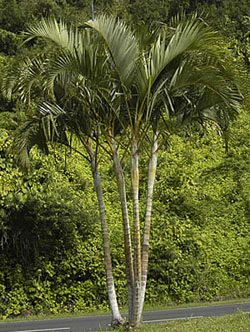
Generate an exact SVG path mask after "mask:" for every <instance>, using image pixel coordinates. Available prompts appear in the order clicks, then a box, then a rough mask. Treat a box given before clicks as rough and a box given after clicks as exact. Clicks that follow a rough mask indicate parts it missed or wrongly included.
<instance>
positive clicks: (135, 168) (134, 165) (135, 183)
mask: <svg viewBox="0 0 250 332" xmlns="http://www.w3.org/2000/svg"><path fill="white" fill-rule="evenodd" d="M131 180H132V193H133V218H134V270H135V288H134V305H133V310H134V315H133V319H132V321H131V325H133V326H139V325H140V324H141V315H140V311H139V309H140V307H139V300H140V293H141V235H140V215H139V151H138V145H137V141H136V138H135V137H134V138H133V142H132V157H131Z"/></svg>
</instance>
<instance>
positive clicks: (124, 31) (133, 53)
mask: <svg viewBox="0 0 250 332" xmlns="http://www.w3.org/2000/svg"><path fill="white" fill-rule="evenodd" d="M87 24H88V25H89V26H90V27H92V28H94V29H95V30H96V31H98V33H99V34H100V35H101V36H102V38H103V39H104V40H105V43H106V46H107V49H108V52H109V54H110V57H111V59H112V61H113V63H114V66H115V70H116V72H117V74H118V75H119V78H120V80H121V82H122V84H124V86H127V87H130V85H131V83H132V82H133V79H134V75H135V65H136V62H137V60H138V56H139V45H138V42H137V40H136V38H135V36H134V34H133V33H132V31H131V30H130V29H129V28H128V27H127V26H126V24H125V23H123V22H121V21H120V20H118V19H116V18H114V17H107V16H105V15H102V16H99V17H97V18H95V20H94V21H88V22H87Z"/></svg>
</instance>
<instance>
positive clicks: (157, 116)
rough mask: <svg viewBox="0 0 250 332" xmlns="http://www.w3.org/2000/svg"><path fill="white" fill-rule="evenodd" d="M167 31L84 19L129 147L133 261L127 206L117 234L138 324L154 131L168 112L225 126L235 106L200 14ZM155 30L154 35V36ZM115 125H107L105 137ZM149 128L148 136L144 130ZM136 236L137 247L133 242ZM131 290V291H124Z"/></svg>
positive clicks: (234, 92)
mask: <svg viewBox="0 0 250 332" xmlns="http://www.w3.org/2000/svg"><path fill="white" fill-rule="evenodd" d="M174 23H175V26H176V27H175V29H174V32H173V33H172V34H171V33H169V30H167V29H166V28H164V29H163V30H162V31H160V32H159V33H158V34H156V35H155V34H154V35H153V36H151V38H149V40H150V41H151V43H150V44H149V45H147V44H146V45H143V44H141V43H140V39H139V38H137V36H136V34H135V33H134V32H132V31H131V30H130V29H129V28H128V27H127V26H126V25H125V24H124V23H123V22H121V21H119V20H117V19H115V18H107V17H105V16H100V17H98V18H96V19H95V20H94V21H89V22H88V25H89V26H90V27H92V28H94V29H95V30H96V31H97V32H98V33H99V34H100V35H101V36H102V38H103V40H104V43H105V45H106V51H107V53H108V54H109V55H110V62H111V63H112V68H115V78H116V80H117V81H118V83H117V85H116V89H117V90H118V93H119V95H121V98H120V99H119V103H118V105H117V108H115V106H116V105H115V104H114V103H113V104H112V107H113V108H115V110H114V113H115V114H116V116H117V117H118V118H119V121H120V122H121V123H122V125H121V126H122V128H123V135H121V139H123V137H124V133H126V135H127V136H128V137H129V144H130V155H131V186H132V194H133V219H134V226H133V228H134V257H133V259H134V263H133V259H132V248H131V240H130V238H131V237H130V235H129V234H128V232H129V227H128V225H129V222H128V217H127V214H126V213H125V212H124V213H123V219H124V222H123V223H124V241H125V253H126V260H127V281H128V291H129V322H130V324H131V325H132V326H138V325H140V323H141V320H142V309H143V303H144V297H145V290H146V280H147V271H148V254H149V237H150V224H151V211H152V196H153V187H154V181H155V175H156V167H157V153H158V149H159V146H160V144H159V138H160V135H161V134H162V133H164V132H165V133H166V129H167V127H168V119H170V118H171V117H173V116H175V117H177V119H178V120H179V122H186V121H194V120H197V121H199V122H200V123H202V122H203V121H204V120H212V121H216V122H217V123H218V125H219V126H220V128H221V130H222V131H223V130H225V129H226V128H227V125H228V121H229V119H230V118H232V117H233V116H234V115H235V113H236V111H237V108H238V104H239V101H240V99H241V95H240V93H239V91H238V88H237V86H236V84H235V81H234V78H233V76H232V75H231V74H230V72H229V71H228V70H227V68H226V67H225V64H224V62H223V60H222V57H221V53H220V51H219V48H218V47H217V48H216V47H215V45H216V44H218V43H219V38H218V37H217V36H216V34H215V33H214V32H212V31H211V30H210V29H209V28H207V27H206V26H205V25H204V24H203V23H202V22H200V21H199V20H197V19H196V18H195V17H192V18H191V19H189V20H186V19H184V20H182V21H179V20H178V19H176V21H175V22H174ZM155 36H156V38H154V37H155ZM114 132H115V130H113V131H112V130H110V137H111V136H112V133H114ZM150 136H151V138H150ZM109 141H111V142H112V144H111V149H112V151H113V158H114V164H115V169H116V172H117V174H120V177H117V179H118V189H119V192H120V198H121V206H122V209H123V210H124V211H126V208H125V206H126V194H125V192H126V190H125V183H124V182H123V183H122V184H121V181H120V179H122V178H124V175H123V170H122V168H121V163H120V161H119V154H118V151H117V149H116V146H115V144H114V142H115V141H116V142H118V141H119V138H117V137H116V136H115V135H113V136H112V138H109ZM145 141H146V142H148V143H149V144H148V145H149V146H148V148H149V150H151V151H149V152H148V154H149V167H148V185H147V188H148V194H147V201H146V207H145V218H144V235H143V241H142V243H141V238H140V234H141V230H140V217H139V153H140V151H141V150H142V148H143V146H144V145H145ZM141 244H142V247H141ZM130 292H131V294H130Z"/></svg>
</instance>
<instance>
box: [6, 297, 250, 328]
mask: <svg viewBox="0 0 250 332" xmlns="http://www.w3.org/2000/svg"><path fill="white" fill-rule="evenodd" d="M243 302H250V299H249V298H246V299H233V300H226V301H225V300H224V301H216V302H198V303H187V304H180V305H174V304H171V305H166V304H154V305H149V304H145V306H144V311H156V310H172V309H179V308H191V307H204V306H215V305H220V304H232V303H243ZM126 312H127V308H126V307H124V308H121V313H126ZM101 315H110V311H109V310H95V311H89V312H86V311H85V312H75V313H69V312H64V313H58V314H51V313H49V314H39V315H29V316H24V317H20V316H19V317H15V318H7V319H0V324H1V323H3V322H4V323H7V322H17V321H30V320H46V319H60V318H74V317H82V316H101ZM150 331H151V330H150ZM167 331H168V330H167ZM249 331H250V330H249ZM161 332H162V331H161Z"/></svg>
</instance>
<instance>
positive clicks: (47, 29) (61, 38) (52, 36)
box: [26, 18, 82, 52]
mask: <svg viewBox="0 0 250 332" xmlns="http://www.w3.org/2000/svg"><path fill="white" fill-rule="evenodd" d="M26 36H27V39H26V42H27V41H29V40H31V39H34V38H37V37H42V38H44V39H47V40H50V41H52V42H54V43H55V44H57V45H58V46H59V47H61V48H65V49H68V50H70V51H71V52H73V51H74V49H75V48H77V47H78V46H79V45H80V44H81V42H82V40H81V38H82V35H81V33H80V31H79V30H78V29H77V28H74V27H73V26H71V25H69V24H66V23H65V22H64V21H63V20H60V21H59V22H57V20H56V19H55V18H47V19H46V18H42V19H41V21H39V22H36V23H34V24H31V25H30V26H29V27H28V30H27V32H26Z"/></svg>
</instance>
